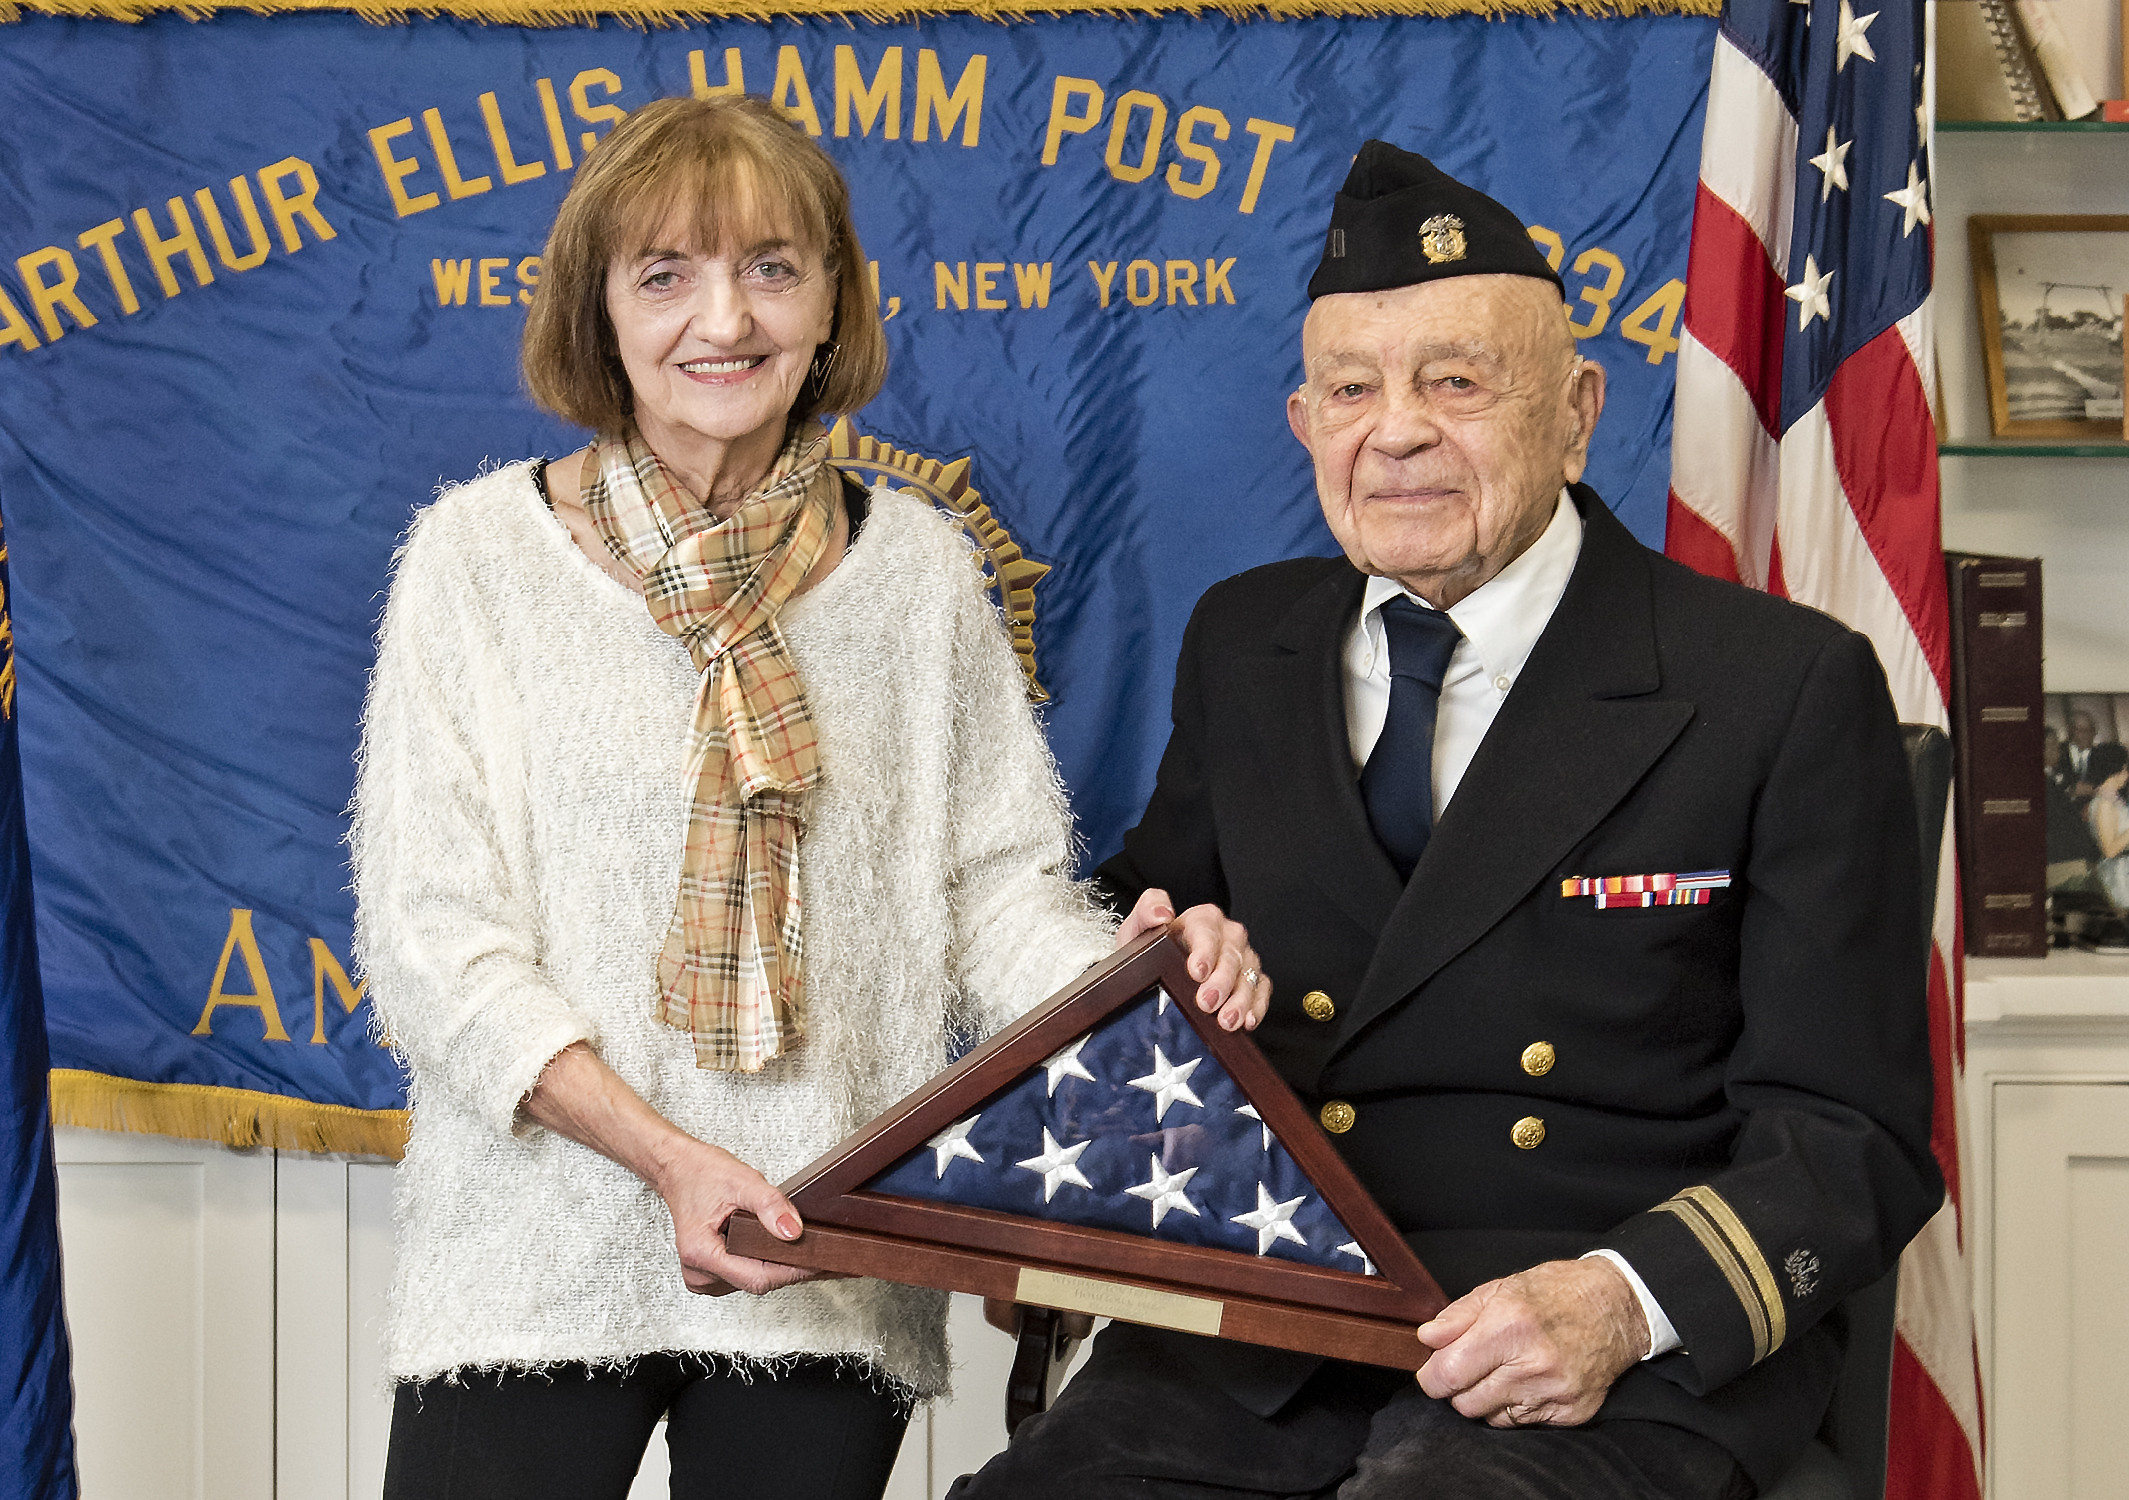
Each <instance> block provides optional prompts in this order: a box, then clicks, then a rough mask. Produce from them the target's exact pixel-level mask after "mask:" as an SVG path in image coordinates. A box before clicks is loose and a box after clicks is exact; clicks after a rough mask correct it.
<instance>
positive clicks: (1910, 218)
mask: <svg viewBox="0 0 2129 1500" xmlns="http://www.w3.org/2000/svg"><path fill="white" fill-rule="evenodd" d="M1885 201H1886V202H1888V203H1897V204H1899V205H1900V208H1901V211H1902V212H1903V213H1905V214H1906V215H1907V222H1906V223H1904V224H1902V225H1901V226H1900V238H1901V239H1903V240H1904V239H1906V238H1907V237H1908V236H1909V235H1911V234H1913V233H1914V232H1915V226H1916V225H1917V224H1927V223H1928V222H1929V184H1928V183H1926V182H1924V181H1923V180H1922V174H1921V173H1920V172H1917V171H1916V170H1915V164H1914V163H1913V162H1909V163H1908V164H1907V186H1906V187H1904V188H1899V189H1897V190H1896V191H1894V192H1890V193H1887V194H1885Z"/></svg>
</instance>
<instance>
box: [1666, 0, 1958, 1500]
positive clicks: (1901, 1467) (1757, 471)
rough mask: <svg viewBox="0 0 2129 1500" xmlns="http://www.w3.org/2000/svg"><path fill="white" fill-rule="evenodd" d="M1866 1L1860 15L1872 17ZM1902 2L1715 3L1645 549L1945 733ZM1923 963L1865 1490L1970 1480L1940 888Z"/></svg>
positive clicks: (1913, 60) (1947, 935) (1946, 631)
mask: <svg viewBox="0 0 2129 1500" xmlns="http://www.w3.org/2000/svg"><path fill="white" fill-rule="evenodd" d="M1873 4H1875V8H1870V7H1872V6H1873ZM1924 59H1925V45H1924V30H1923V7H1922V0H1882V3H1876V0H1863V4H1861V5H1858V4H1855V3H1854V0H1728V3H1727V4H1726V5H1725V6H1724V9H1723V17H1722V26H1721V30H1720V33H1719V35H1718V37H1717V40H1716V44H1715V62H1714V73H1713V77H1712V79H1711V81H1710V85H1709V90H1708V115H1707V130H1706V134H1705V136H1704V137H1703V139H1702V143H1701V157H1700V188H1699V194H1698V198H1697V201H1696V203H1695V206H1694V213H1693V239H1692V249H1691V255H1690V260H1689V265H1688V270H1687V274H1686V304H1685V333H1684V337H1683V339H1682V340H1681V346H1680V348H1679V352H1678V396H1677V407H1676V415H1675V422H1674V428H1673V436H1672V448H1671V453H1672V457H1671V496H1670V515H1669V521H1668V527H1667V533H1666V538H1665V548H1664V550H1665V551H1666V552H1668V553H1669V554H1670V555H1671V556H1672V557H1674V558H1677V559H1679V560H1680V561H1682V562H1685V563H1687V564H1689V565H1691V566H1692V567H1694V568H1697V569H1699V570H1700V571H1701V572H1703V573H1710V574H1714V575H1716V576H1718V577H1723V578H1731V579H1735V580H1737V581H1739V582H1742V583H1745V584H1748V585H1750V586H1752V587H1754V588H1763V589H1766V590H1769V591H1770V592H1773V593H1778V594H1784V595H1787V596H1788V597H1789V598H1792V599H1796V600H1799V601H1801V602H1802V603H1805V604H1809V605H1813V606H1815V607H1816V608H1819V609H1822V610H1824V611H1826V612H1827V613H1828V614H1831V615H1834V616H1835V617H1837V618H1839V619H1841V620H1843V621H1846V622H1847V623H1848V624H1849V625H1851V626H1853V627H1854V628H1856V629H1858V630H1860V631H1863V632H1864V633H1865V634H1867V635H1868V636H1869V637H1870V638H1871V640H1872V642H1873V643H1874V644H1875V645H1876V646H1877V651H1878V658H1879V660H1880V661H1882V662H1883V663H1884V666H1885V672H1886V676H1887V678H1888V679H1889V680H1890V682H1891V685H1892V693H1893V701H1894V703H1895V704H1896V705H1897V706H1898V708H1899V712H1900V717H1901V718H1902V719H1903V720H1906V721H1908V722H1911V723H1923V724H1936V725H1938V726H1940V727H1945V728H1947V729H1948V728H1949V719H1948V716H1947V713H1946V707H1945V706H1946V703H1947V701H1948V698H1949V688H1950V615H1949V610H1948V607H1947V603H1946V598H1945V585H1944V566H1943V553H1942V544H1941V539H1940V533H1939V527H1938V506H1937V449H1936V433H1935V425H1934V423H1933V422H1932V420H1931V415H1930V409H1931V402H1930V392H1931V391H1932V389H1933V388H1934V363H1933V354H1932V343H1931V339H1932V329H1931V310H1930V272H1931V227H1930V190H1929V167H1930V163H1929V150H1928V115H1927V105H1926V100H1927V94H1926V91H1925V85H1926V82H1927V80H1926V79H1925V77H1924ZM1951 840H1952V830H1951V822H1950V820H1949V819H1947V820H1946V822H1945V835H1944V845H1943V848H1942V851H1941V854H1940V860H1939V866H1938V868H1939V878H1938V883H1937V906H1936V912H1935V921H1934V929H1935V943H1934V946H1933V951H1932V953H1931V956H1930V976H1929V1003H1930V1039H1931V1046H1932V1053H1933V1060H1934V1064H1935V1071H1936V1121H1935V1127H1934V1131H1933V1144H1934V1146H1935V1148H1936V1153H1937V1159H1938V1162H1939V1164H1940V1165H1941V1166H1942V1168H1943V1170H1944V1177H1945V1181H1946V1183H1947V1184H1948V1186H1949V1192H1948V1193H1947V1195H1946V1199H1945V1204H1944V1207H1943V1208H1942V1209H1941V1210H1940V1211H1939V1212H1938V1214H1937V1216H1936V1217H1935V1218H1934V1219H1932V1220H1931V1221H1930V1223H1929V1225H1928V1226H1927V1227H1926V1228H1925V1229H1924V1230H1923V1231H1922V1233H1921V1235H1920V1236H1919V1237H1918V1238H1917V1239H1916V1240H1915V1242H1914V1244H1912V1245H1911V1246H1909V1247H1908V1250H1907V1254H1906V1255H1905V1257H1904V1258H1903V1259H1902V1261H1901V1267H1900V1296H1899V1314H1898V1322H1897V1329H1898V1336H1897V1339H1896V1343H1895V1348H1894V1352H1893V1389H1892V1431H1891V1443H1890V1451H1889V1453H1888V1455H1887V1475H1886V1493H1887V1495H1888V1496H1889V1497H1895V1500H1909V1497H1913V1500H1920V1497H1923V1496H1931V1497H1949V1500H1958V1497H1962V1496H1974V1497H1978V1496H1979V1494H1980V1490H1981V1481H1980V1459H1981V1451H1982V1450H1981V1439H1982V1427H1981V1397H1980V1383H1979V1374H1978V1369H1977V1366H1976V1363H1975V1346H1974V1322H1973V1299H1972V1290H1971V1275H1970V1272H1969V1269H1968V1264H1967V1260H1966V1253H1965V1244H1964V1241H1963V1237H1962V1234H1961V1221H1960V1202H1961V1196H1960V1184H1961V1174H1960V1153H1959V1138H1960V1131H1959V1116H1960V1112H1961V1101H1960V1089H1959V1079H1960V1071H1961V1067H1962V1063H1963V1057H1964V1041H1963V1037H1962V1033H1961V1025H1960V1011H1961V1006H1960V982H1961V970H1960V958H1959V954H1960V942H1959V933H1958V909H1959V907H1958V888H1957V876H1956V870H1955V866H1954V863H1953V858H1952V842H1951Z"/></svg>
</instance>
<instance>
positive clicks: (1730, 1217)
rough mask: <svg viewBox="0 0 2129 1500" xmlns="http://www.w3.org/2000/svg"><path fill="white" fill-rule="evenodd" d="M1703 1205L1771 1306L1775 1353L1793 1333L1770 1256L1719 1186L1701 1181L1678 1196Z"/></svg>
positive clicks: (1770, 1327) (1769, 1338)
mask: <svg viewBox="0 0 2129 1500" xmlns="http://www.w3.org/2000/svg"><path fill="white" fill-rule="evenodd" d="M1678 1196H1679V1197H1681V1198H1689V1199H1691V1200H1692V1201H1693V1202H1695V1203H1697V1204H1699V1205H1700V1209H1701V1212H1703V1213H1705V1214H1706V1215H1707V1216H1708V1217H1709V1218H1710V1219H1712V1220H1714V1221H1715V1227H1716V1228H1718V1229H1720V1230H1721V1231H1722V1232H1723V1237H1724V1238H1725V1239H1727V1240H1729V1242H1730V1245H1731V1248H1733V1249H1734V1250H1736V1252H1737V1257H1738V1259H1739V1260H1741V1261H1743V1262H1744V1266H1745V1270H1746V1271H1748V1272H1750V1273H1751V1276H1752V1284H1753V1285H1754V1286H1756V1287H1758V1288H1759V1300H1760V1302H1761V1304H1762V1305H1763V1306H1764V1307H1765V1308H1766V1309H1767V1352H1768V1353H1769V1354H1772V1353H1773V1352H1774V1351H1775V1350H1777V1349H1779V1348H1781V1346H1782V1341H1783V1340H1784V1339H1786V1338H1787V1337H1788V1336H1789V1314H1788V1311H1787V1310H1786V1309H1785V1308H1784V1307H1783V1306H1782V1291H1781V1283H1779V1282H1777V1281H1776V1280H1775V1279H1774V1268H1773V1267H1772V1266H1770V1265H1768V1264H1767V1257H1766V1256H1764V1255H1762V1254H1760V1253H1759V1241H1758V1240H1755V1239H1753V1238H1752V1231H1751V1230H1749V1229H1747V1228H1745V1221H1744V1220H1743V1219H1740V1218H1739V1217H1737V1211H1736V1210H1735V1209H1733V1208H1731V1207H1730V1204H1729V1201H1728V1200H1727V1199H1725V1198H1724V1197H1723V1196H1722V1194H1720V1193H1718V1192H1716V1191H1715V1189H1713V1188H1711V1187H1709V1186H1707V1185H1706V1184H1704V1183H1703V1184H1701V1185H1700V1186H1697V1187H1689V1188H1687V1189H1686V1190H1685V1191H1684V1192H1682V1193H1680V1194H1679V1195H1678Z"/></svg>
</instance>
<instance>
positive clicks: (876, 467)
mask: <svg viewBox="0 0 2129 1500" xmlns="http://www.w3.org/2000/svg"><path fill="white" fill-rule="evenodd" d="M1458 244H1459V246H1460V245H1461V244H1462V241H1461V240H1459V241H1458ZM1457 253H1458V254H1462V253H1463V252H1462V250H1461V249H1459V250H1458V252H1457ZM828 461H829V462H830V463H832V464H834V465H835V466H836V467H837V468H838V469H841V470H842V471H843V472H844V473H845V474H848V475H850V476H851V477H852V478H854V479H856V480H858V481H859V482H860V483H876V484H886V485H889V486H891V487H892V488H895V489H899V490H901V491H903V492H904V493H905V494H911V495H915V496H916V497H917V498H918V499H920V500H929V501H930V502H931V503H932V504H933V505H935V506H937V507H938V508H939V509H940V510H941V511H942V512H944V513H945V515H946V517H947V519H948V520H950V521H952V522H954V523H955V524H956V525H958V526H959V527H960V528H961V529H962V530H963V531H964V532H966V533H967V534H968V538H969V540H970V541H971V542H973V543H974V544H975V546H976V552H977V555H978V556H980V557H981V558H982V559H983V576H984V578H985V579H986V580H987V583H986V589H987V591H988V592H989V593H990V594H992V595H993V596H994V597H995V598H996V599H997V601H998V607H999V608H1000V609H1001V610H1003V611H1004V612H1005V622H1006V626H1007V628H1008V629H1009V630H1010V632H1011V634H1012V641H1013V652H1014V654H1015V655H1017V656H1018V657H1019V658H1020V670H1021V671H1022V672H1024V673H1026V674H1027V679H1028V701H1029V702H1030V703H1047V702H1049V701H1050V695H1049V693H1048V692H1047V691H1046V690H1045V689H1044V688H1043V686H1042V683H1041V681H1040V680H1039V679H1038V678H1037V677H1036V675H1035V585H1036V584H1037V583H1039V582H1041V581H1042V578H1043V575H1045V574H1046V573H1048V572H1049V571H1050V568H1049V564H1047V563H1039V562H1036V561H1035V560H1034V559H1033V558H1031V557H1028V556H1027V555H1026V554H1024V553H1023V552H1021V550H1020V546H1019V544H1018V543H1017V542H1015V541H1014V540H1013V536H1012V533H1011V532H1009V531H1007V530H1006V529H1005V527H1004V525H1002V524H1001V523H1000V522H999V520H998V518H997V517H996V516H994V515H992V514H991V508H990V507H989V506H987V505H985V504H984V503H983V495H982V493H981V492H980V491H979V490H977V489H976V488H975V487H974V486H972V485H971V484H970V483H969V482H968V473H969V460H968V459H966V458H957V459H955V460H954V461H953V462H952V463H950V464H947V463H941V462H939V460H937V459H936V458H926V457H924V456H923V455H922V454H917V453H909V452H905V451H904V450H903V449H900V448H897V447H894V446H893V445H892V444H889V443H883V442H881V441H880V440H879V439H878V438H875V437H872V436H870V435H868V434H865V433H861V432H859V431H858V430H857V429H856V428H854V427H852V426H851V425H850V419H849V418H848V417H842V418H839V419H838V420H837V422H836V424H835V427H834V428H833V430H831V431H830V432H829V434H828Z"/></svg>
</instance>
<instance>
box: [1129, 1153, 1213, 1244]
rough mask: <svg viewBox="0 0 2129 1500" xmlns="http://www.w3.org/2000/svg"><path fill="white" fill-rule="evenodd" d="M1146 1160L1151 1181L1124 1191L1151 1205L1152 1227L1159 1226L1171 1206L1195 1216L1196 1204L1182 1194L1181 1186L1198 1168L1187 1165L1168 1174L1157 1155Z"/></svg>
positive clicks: (1193, 1175)
mask: <svg viewBox="0 0 2129 1500" xmlns="http://www.w3.org/2000/svg"><path fill="white" fill-rule="evenodd" d="M1146 1162H1147V1166H1148V1168H1149V1169H1150V1170H1151V1171H1152V1173H1153V1179H1152V1181H1150V1182H1142V1183H1140V1184H1139V1185H1138V1186H1137V1187H1127V1188H1125V1189H1124V1191H1125V1192H1127V1193H1129V1194H1130V1195H1131V1196H1132V1197H1134V1198H1143V1199H1145V1200H1146V1201H1147V1202H1148V1203H1150V1204H1152V1205H1153V1227H1154V1228H1155V1229H1158V1228H1160V1227H1161V1220H1162V1219H1165V1218H1166V1217H1168V1210H1169V1209H1171V1208H1179V1209H1181V1210H1182V1211H1183V1212H1184V1213H1186V1214H1189V1215H1190V1216H1191V1217H1192V1218H1196V1217H1197V1213H1198V1206H1197V1205H1196V1204H1195V1203H1192V1202H1191V1201H1190V1200H1189V1199H1188V1198H1186V1197H1184V1196H1183V1188H1184V1186H1185V1185H1186V1184H1187V1183H1188V1182H1189V1181H1190V1179H1191V1178H1193V1177H1195V1176H1197V1175H1198V1169H1197V1168H1196V1167H1187V1168H1185V1169H1184V1170H1183V1171H1180V1172H1177V1173H1176V1174H1175V1175H1174V1176H1170V1175H1169V1174H1168V1173H1166V1172H1164V1171H1162V1170H1161V1159H1160V1158H1159V1157H1158V1156H1149V1157H1147V1158H1146Z"/></svg>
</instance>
